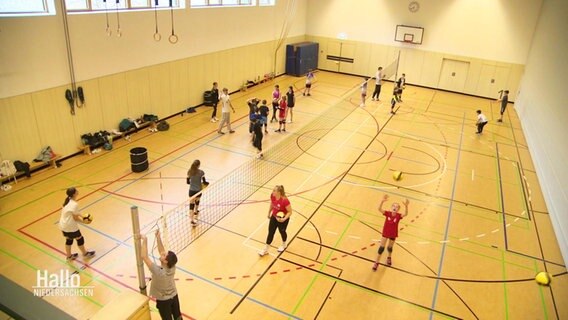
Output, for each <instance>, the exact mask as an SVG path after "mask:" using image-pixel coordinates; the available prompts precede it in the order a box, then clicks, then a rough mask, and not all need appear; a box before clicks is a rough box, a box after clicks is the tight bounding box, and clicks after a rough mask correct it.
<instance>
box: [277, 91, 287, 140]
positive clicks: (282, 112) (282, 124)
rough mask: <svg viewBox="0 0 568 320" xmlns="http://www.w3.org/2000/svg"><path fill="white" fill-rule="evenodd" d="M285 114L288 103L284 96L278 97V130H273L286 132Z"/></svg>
mask: <svg viewBox="0 0 568 320" xmlns="http://www.w3.org/2000/svg"><path fill="white" fill-rule="evenodd" d="M287 114H288V105H287V103H286V96H283V97H282V98H281V99H280V106H279V107H278V130H274V132H286V115H287ZM282 127H284V128H282Z"/></svg>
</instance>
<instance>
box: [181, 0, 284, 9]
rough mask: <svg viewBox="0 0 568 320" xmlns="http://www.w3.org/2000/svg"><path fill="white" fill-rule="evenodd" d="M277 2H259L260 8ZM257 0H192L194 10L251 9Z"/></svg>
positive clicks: (268, 0) (271, 0)
mask: <svg viewBox="0 0 568 320" xmlns="http://www.w3.org/2000/svg"><path fill="white" fill-rule="evenodd" d="M275 1H276V0H258V5H259V6H273V5H274V2H275ZM256 4H257V0H190V6H191V7H192V8H207V7H209V8H211V7H239V6H244V7H250V6H255V5H256Z"/></svg>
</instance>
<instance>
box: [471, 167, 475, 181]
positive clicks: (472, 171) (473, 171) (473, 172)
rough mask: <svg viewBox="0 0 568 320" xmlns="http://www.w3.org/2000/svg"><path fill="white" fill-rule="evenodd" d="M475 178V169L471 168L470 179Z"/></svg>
mask: <svg viewBox="0 0 568 320" xmlns="http://www.w3.org/2000/svg"><path fill="white" fill-rule="evenodd" d="M474 179H475V170H473V169H471V181H473V180H474Z"/></svg>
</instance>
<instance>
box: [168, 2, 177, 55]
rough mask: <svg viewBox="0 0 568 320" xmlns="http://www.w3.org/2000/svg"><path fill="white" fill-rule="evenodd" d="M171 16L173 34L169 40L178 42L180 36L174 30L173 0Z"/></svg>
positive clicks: (174, 42)
mask: <svg viewBox="0 0 568 320" xmlns="http://www.w3.org/2000/svg"><path fill="white" fill-rule="evenodd" d="M170 17H171V20H172V34H171V35H170V38H169V39H168V40H170V43H171V44H176V43H177V42H178V36H177V35H176V34H175V31H174V6H173V0H170Z"/></svg>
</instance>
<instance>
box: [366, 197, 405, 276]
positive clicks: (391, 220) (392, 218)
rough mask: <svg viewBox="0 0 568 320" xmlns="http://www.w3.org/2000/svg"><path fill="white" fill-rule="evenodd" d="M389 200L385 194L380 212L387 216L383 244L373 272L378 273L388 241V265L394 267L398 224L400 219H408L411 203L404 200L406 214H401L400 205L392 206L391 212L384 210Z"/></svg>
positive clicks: (380, 205)
mask: <svg viewBox="0 0 568 320" xmlns="http://www.w3.org/2000/svg"><path fill="white" fill-rule="evenodd" d="M388 199H389V196H388V195H386V194H385V196H384V197H383V200H382V201H381V203H380V204H379V212H380V213H382V214H383V215H384V216H385V224H384V226H383V237H382V238H381V244H380V246H379V250H378V253H379V254H378V255H377V259H376V260H375V263H374V264H373V271H376V270H377V268H378V267H379V260H380V259H381V254H383V251H385V244H386V242H387V239H388V240H389V244H388V247H387V251H388V257H387V265H389V266H390V265H392V260H391V255H392V247H393V246H394V242H395V241H396V238H397V237H398V223H399V222H400V219H402V218H404V217H406V215H408V204H409V203H410V201H408V199H406V200H404V201H403V202H402V204H403V205H404V213H403V214H400V213H399V212H398V210H399V209H400V205H399V204H398V203H396V202H395V203H393V204H392V206H391V211H386V210H383V204H384V203H385V202H386V201H387V200H388Z"/></svg>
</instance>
